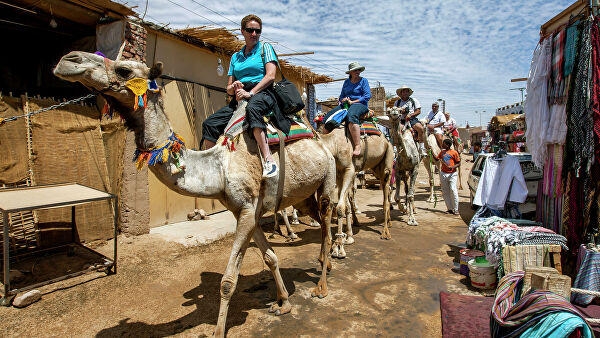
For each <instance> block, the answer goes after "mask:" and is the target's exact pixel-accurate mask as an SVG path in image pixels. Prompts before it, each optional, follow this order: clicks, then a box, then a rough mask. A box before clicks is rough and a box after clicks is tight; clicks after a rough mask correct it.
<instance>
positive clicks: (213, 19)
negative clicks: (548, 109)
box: [117, 0, 574, 125]
mask: <svg viewBox="0 0 600 338" xmlns="http://www.w3.org/2000/svg"><path fill="white" fill-rule="evenodd" d="M117 2H119V3H122V4H125V5H127V6H129V7H134V6H137V7H136V8H134V10H135V11H136V12H137V13H139V14H140V17H142V16H143V15H144V13H145V16H144V20H145V21H149V22H155V23H159V24H168V27H170V28H172V29H178V28H186V27H198V26H213V27H225V28H227V29H231V30H236V29H237V33H239V23H240V20H241V19H242V17H244V16H245V15H246V14H249V13H254V14H256V15H258V16H259V17H260V18H261V19H262V20H263V34H262V36H261V39H262V40H264V41H269V42H272V43H273V44H274V46H275V49H276V51H277V52H278V53H279V54H286V53H296V52H314V54H312V55H305V56H293V57H287V58H285V59H286V60H288V61H289V62H291V63H292V64H295V65H300V66H305V67H309V68H310V69H311V70H312V71H313V72H315V73H319V74H326V75H329V76H331V77H332V78H334V79H340V78H344V77H346V76H347V75H346V74H345V71H346V70H347V69H348V64H349V63H350V62H352V61H358V62H359V63H361V64H362V65H363V66H365V67H366V70H365V71H364V72H363V73H362V75H363V76H364V77H365V78H367V79H368V80H369V83H370V85H371V87H376V86H377V85H381V86H383V87H385V90H386V92H387V93H395V90H396V88H398V87H400V86H401V85H403V84H407V85H409V86H410V87H411V88H412V89H413V90H414V94H413V97H415V98H417V99H418V100H419V101H420V102H421V104H422V105H423V111H424V112H423V113H422V114H425V113H427V112H428V111H429V110H430V107H431V103H432V102H433V101H436V100H437V99H439V98H441V99H444V100H445V101H446V110H447V111H450V112H451V114H452V116H453V117H454V118H455V119H456V120H457V121H458V123H459V124H460V125H465V124H466V122H467V121H468V122H469V124H471V125H479V120H480V116H479V115H478V114H475V111H478V112H483V111H485V113H483V114H482V116H481V120H482V122H483V123H484V124H485V122H486V121H489V120H490V118H491V117H492V116H493V114H494V112H495V110H496V109H497V108H499V107H503V106H506V105H509V104H513V103H516V102H520V101H521V91H520V90H518V89H516V88H519V87H525V82H514V83H511V82H510V79H512V78H522V77H527V74H528V72H529V66H530V63H531V56H532V54H533V50H534V48H535V47H536V44H537V42H538V40H539V30H540V26H541V25H542V24H544V23H545V22H547V21H548V20H549V19H551V18H552V17H553V16H555V15H557V14H559V13H560V12H561V11H562V10H563V9H565V8H567V7H568V6H569V5H571V4H572V3H573V2H574V1H573V0H569V1H567V0H552V1H547V0H519V1H497V0H389V1H373V2H371V3H372V5H367V2H366V1H354V0H349V1H343V2H341V1H331V0H314V1H300V0H287V1H285V0H253V1H244V0H242V1H206V0H148V1H146V0H117ZM234 32H235V31H234ZM240 39H242V37H241V34H240ZM341 86H342V81H337V82H333V83H330V84H325V85H317V86H316V92H317V98H318V99H320V100H324V99H327V98H329V97H337V96H338V95H339V93H340V90H341Z"/></svg>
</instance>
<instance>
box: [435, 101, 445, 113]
mask: <svg viewBox="0 0 600 338" xmlns="http://www.w3.org/2000/svg"><path fill="white" fill-rule="evenodd" d="M437 100H438V101H440V102H442V113H446V100H444V99H437Z"/></svg>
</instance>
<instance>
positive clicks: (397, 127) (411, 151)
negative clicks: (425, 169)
mask: <svg viewBox="0 0 600 338" xmlns="http://www.w3.org/2000/svg"><path fill="white" fill-rule="evenodd" d="M386 113H387V116H388V117H389V119H388V120H387V121H386V119H381V121H382V122H383V123H382V124H383V125H385V126H386V127H388V128H389V130H390V137H391V139H392V144H393V145H394V146H395V147H396V164H395V167H394V169H395V172H396V173H395V175H396V189H395V190H396V193H395V195H394V199H395V200H396V203H397V204H398V208H399V209H400V211H402V212H405V213H407V214H408V221H407V222H406V223H407V224H408V225H419V223H418V222H417V220H416V218H415V213H416V211H415V183H416V181H417V176H418V173H419V172H418V169H419V163H420V162H421V154H420V152H419V149H418V147H417V143H416V142H415V140H414V137H413V133H412V131H411V130H410V129H409V128H408V125H407V124H403V123H402V121H401V118H402V114H401V113H400V110H399V109H398V108H397V107H393V108H391V109H388V111H387V112H386ZM384 121H385V122H384ZM401 182H403V183H404V194H405V202H404V204H401V203H400V183H401Z"/></svg>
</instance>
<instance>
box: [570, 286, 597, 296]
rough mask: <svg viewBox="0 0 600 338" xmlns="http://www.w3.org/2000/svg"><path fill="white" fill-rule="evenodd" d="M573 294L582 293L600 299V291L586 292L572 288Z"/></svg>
mask: <svg viewBox="0 0 600 338" xmlns="http://www.w3.org/2000/svg"><path fill="white" fill-rule="evenodd" d="M571 292H575V293H582V294H584V295H591V296H596V297H600V292H598V291H591V290H585V289H577V288H571Z"/></svg>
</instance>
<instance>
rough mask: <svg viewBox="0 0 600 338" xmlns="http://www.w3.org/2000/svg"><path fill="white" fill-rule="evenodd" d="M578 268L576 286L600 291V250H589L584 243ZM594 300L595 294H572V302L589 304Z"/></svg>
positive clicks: (580, 248)
mask: <svg viewBox="0 0 600 338" xmlns="http://www.w3.org/2000/svg"><path fill="white" fill-rule="evenodd" d="M577 270H578V271H577V277H575V282H574V283H573V287H574V288H577V289H584V290H589V291H596V292H600V252H595V251H592V250H589V249H588V248H586V247H585V245H583V244H582V245H581V246H580V247H579V255H578V256H577ZM592 300H594V296H593V295H587V294H583V293H572V294H571V302H573V303H576V304H580V305H588V304H590V303H591V302H592Z"/></svg>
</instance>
